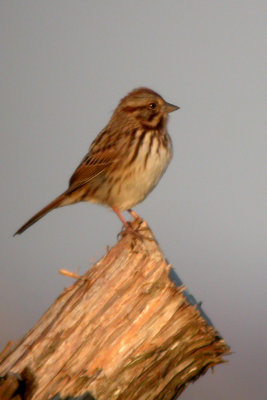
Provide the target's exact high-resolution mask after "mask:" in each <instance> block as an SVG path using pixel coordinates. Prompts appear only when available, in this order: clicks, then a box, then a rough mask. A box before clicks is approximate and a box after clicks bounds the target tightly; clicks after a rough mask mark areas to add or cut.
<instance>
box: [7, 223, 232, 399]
mask: <svg viewBox="0 0 267 400" xmlns="http://www.w3.org/2000/svg"><path fill="white" fill-rule="evenodd" d="M135 224H136V226H139V225H140V226H139V229H141V230H142V229H145V231H140V232H142V233H143V234H145V235H146V236H150V237H152V233H151V232H150V230H148V228H147V225H146V224H145V223H141V222H140V220H137V221H135ZM170 268H171V267H170V265H168V264H167V263H166V260H165V258H164V256H163V255H162V253H161V251H160V249H159V247H158V245H157V244H156V242H154V241H149V240H144V242H141V241H140V240H139V239H135V238H134V237H133V236H132V234H129V233H127V234H124V235H123V237H122V239H121V240H120V241H119V242H118V243H117V244H116V245H115V246H114V247H113V248H112V249H111V250H108V251H107V253H106V255H105V256H104V257H103V258H102V259H101V260H99V261H98V262H97V263H96V264H95V265H94V266H93V267H92V268H91V269H90V270H89V271H88V272H86V273H85V274H84V275H83V276H82V277H80V278H79V279H78V280H77V281H76V282H75V283H74V284H73V285H72V286H70V287H69V288H67V289H65V291H64V292H63V293H62V294H61V295H60V296H59V297H58V299H57V300H56V301H55V302H54V303H53V304H52V306H51V307H50V308H49V309H48V310H47V312H46V313H45V314H44V315H43V317H42V318H41V319H40V321H39V322H38V323H37V324H36V325H35V326H34V327H33V328H32V329H31V330H30V331H29V332H28V334H26V336H25V337H24V338H23V339H22V340H21V342H20V343H19V344H18V345H17V346H16V347H15V349H14V350H12V351H11V352H10V353H9V354H8V355H5V356H4V358H3V359H2V361H1V362H0V374H1V375H5V374H7V373H10V372H15V373H18V374H21V372H22V371H23V370H25V368H26V367H27V369H28V371H31V373H32V376H33V377H34V378H33V380H34V381H35V385H34V390H33V394H31V395H30V396H29V398H32V399H34V400H39V399H42V400H46V399H52V398H56V397H55V396H56V395H58V396H59V397H58V398H64V397H67V396H73V397H74V396H79V395H83V394H85V393H88V395H89V396H90V394H91V395H92V396H93V397H94V398H95V399H96V400H111V399H114V400H115V399H116V400H147V399H149V400H160V399H162V400H163V399H164V400H170V399H176V398H177V396H178V395H179V394H180V393H181V392H182V391H183V389H184V388H185V387H186V386H187V385H188V383H189V382H191V381H193V380H195V379H196V378H198V377H199V376H200V375H201V374H203V373H205V372H206V371H207V369H208V368H210V367H213V366H215V365H216V364H218V363H221V362H222V355H224V354H227V353H229V347H228V346H227V345H226V344H225V342H224V340H223V339H222V338H220V337H219V335H218V334H217V332H216V331H215V330H214V328H213V327H211V326H210V325H208V324H207V322H206V321H205V320H204V319H203V317H201V316H200V314H199V312H198V311H197V309H196V307H195V306H192V305H191V304H189V302H188V301H187V300H186V297H185V296H184V294H183V291H184V288H183V287H176V286H175V285H174V283H173V282H172V281H171V280H170V278H169V272H170Z"/></svg>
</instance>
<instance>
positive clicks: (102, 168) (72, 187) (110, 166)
mask: <svg viewBox="0 0 267 400" xmlns="http://www.w3.org/2000/svg"><path fill="white" fill-rule="evenodd" d="M178 108H179V107H177V106H174V105H172V104H169V103H167V102H165V100H163V98H162V97H161V96H160V95H159V94H157V93H156V92H154V91H153V90H151V89H147V88H138V89H135V90H133V91H132V92H130V93H129V94H128V95H127V96H126V97H124V98H123V99H122V100H121V101H120V103H119V105H118V107H117V108H116V109H115V111H114V113H113V115H112V117H111V119H110V121H109V123H108V125H107V126H106V127H105V128H104V129H103V130H102V131H101V132H100V133H99V135H98V136H97V137H96V139H95V140H94V141H93V143H92V144H91V146H90V148H89V152H88V153H87V154H86V156H85V157H84V159H83V160H82V162H81V163H80V165H79V166H78V168H77V169H76V170H75V172H74V174H73V175H72V177H71V178H70V181H69V187H68V189H67V190H66V191H65V192H64V193H62V194H61V195H60V196H59V197H57V198H56V199H55V200H54V201H52V202H51V203H50V204H48V205H47V206H46V207H44V208H43V209H42V210H41V211H39V212H38V213H37V214H35V215H34V216H33V217H32V218H31V219H30V220H29V221H28V222H26V223H25V224H24V225H23V226H22V227H21V228H20V229H19V230H18V231H17V232H16V233H15V235H16V234H20V233H22V232H24V231H25V230H26V229H27V228H29V227H30V226H31V225H32V224H34V223H35V222H37V221H38V220H39V219H40V218H42V217H43V216H44V215H45V214H47V213H48V212H49V211H51V210H53V209H55V208H58V207H62V206H65V205H69V204H73V203H77V202H80V201H89V202H92V203H98V204H103V205H106V206H109V207H110V208H112V209H113V211H114V212H115V213H116V214H117V215H118V216H119V218H120V220H121V221H122V222H123V224H124V225H125V226H126V227H127V228H129V224H128V223H127V222H126V221H125V219H124V217H123V216H122V214H121V211H124V210H128V211H131V210H130V209H131V208H132V207H133V206H135V205H136V204H138V203H140V202H141V201H143V200H144V199H145V198H146V196H147V195H148V194H149V193H150V192H151V190H152V189H153V188H154V187H155V186H156V184H157V183H158V181H159V179H160V178H161V176H162V175H163V173H164V171H165V170H166V168H167V166H168V164H169V162H170V160H171V157H172V144H171V139H170V137H169V135H168V133H167V128H166V126H167V120H168V114H169V113H170V112H172V111H175V110H177V109H178ZM132 215H135V214H132Z"/></svg>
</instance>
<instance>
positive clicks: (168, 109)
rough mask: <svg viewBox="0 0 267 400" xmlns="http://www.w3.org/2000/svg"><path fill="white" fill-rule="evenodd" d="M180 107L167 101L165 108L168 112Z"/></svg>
mask: <svg viewBox="0 0 267 400" xmlns="http://www.w3.org/2000/svg"><path fill="white" fill-rule="evenodd" d="M179 108H180V107H178V106H175V105H174V104H170V103H165V110H166V112H167V113H171V112H173V111H176V110H179Z"/></svg>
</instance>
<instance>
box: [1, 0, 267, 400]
mask: <svg viewBox="0 0 267 400" xmlns="http://www.w3.org/2000/svg"><path fill="white" fill-rule="evenodd" d="M266 15H267V3H266V1H264V0H263V1H257V0H255V1H248V0H240V1H235V0H231V1H230V0H224V1H219V0H213V1H211V0H210V1H208V0H202V1H200V0H186V1H182V0H176V1H172V0H168V1H164V0H162V1H158V0H153V1H152V0H147V1H143V0H135V1H132V2H131V1H125V0H124V1H123V0H120V1H98V2H97V1H90V0H87V1H86V0H84V1H82V0H80V1H68V0H64V1H63V0H61V1H60V0H58V1H35V0H34V1H26V0H24V1H13V0H8V1H3V0H1V2H0V44H1V49H0V50H1V52H0V54H1V61H0V63H1V65H0V69H1V70H0V79H1V96H0V97H1V98H0V101H1V105H0V114H1V115H0V124H1V143H0V144H1V147H0V148H1V158H0V162H1V229H0V235H1V236H0V238H1V241H0V243H1V280H0V295H1V301H0V314H1V332H0V341H1V343H0V345H1V347H3V346H4V345H5V344H6V343H7V341H8V340H11V339H12V340H17V339H19V338H20V337H22V335H23V334H24V333H25V332H27V330H28V329H29V328H31V327H32V325H33V324H34V323H35V322H37V320H38V319H39V318H40V316H41V315H42V314H43V312H44V311H45V310H46V309H47V307H48V306H49V305H50V304H51V303H52V302H53V301H54V300H55V298H56V297H57V296H58V295H59V294H60V292H61V291H62V290H63V288H64V287H66V286H68V285H70V284H71V283H72V280H70V279H67V278H64V277H62V276H61V275H59V274H58V269H59V268H66V269H69V270H72V271H73V270H77V269H78V271H79V273H83V272H85V271H86V270H87V269H88V268H89V267H90V265H91V264H92V262H93V261H96V260H97V259H98V258H99V257H100V256H101V255H103V254H104V253H105V250H106V245H112V244H114V243H115V241H116V235H117V233H118V232H119V231H120V229H121V223H120V221H119V219H118V218H117V217H116V216H115V214H113V213H112V212H110V211H109V210H108V209H106V208H104V207H100V206H97V205H93V204H89V203H88V204H78V205H73V206H71V207H65V208H62V209H58V210H56V211H55V212H52V213H51V214H49V215H48V216H46V217H45V218H44V219H42V220H41V221H39V222H38V223H37V224H36V225H34V226H33V227H32V228H30V229H29V230H28V231H26V232H25V233H24V234H23V235H22V236H17V237H15V238H13V237H12V234H13V233H14V232H15V231H16V230H17V229H18V228H19V226H20V225H21V224H22V223H24V222H25V221H26V219H28V218H29V217H31V216H32V215H33V214H34V213H35V212H36V211H38V210H39V209H40V208H42V207H43V206H45V205H46V204H47V203H48V202H49V201H51V200H52V199H53V198H54V197H55V196H57V195H58V194H60V193H61V192H62V191H63V190H65V188H66V187H67V182H68V179H69V177H70V175H71V174H72V172H73V170H74V169H75V168H76V166H77V165H78V163H79V162H80V160H81V158H82V157H83V156H84V155H85V153H86V152H87V149H88V147H89V145H90V143H91V141H92V140H93V139H94V138H95V136H96V135H97V133H98V132H99V131H100V130H101V129H102V128H103V127H104V126H105V124H106V123H107V122H108V119H109V118H110V116H111V114H112V111H113V110H114V108H115V107H116V105H117V103H118V101H119V99H120V98H121V97H122V96H124V95H125V94H126V93H127V92H128V91H130V90H132V89H133V88H135V87H138V86H148V87H150V88H152V89H154V90H156V91H158V92H159V93H160V94H161V95H162V96H163V97H164V98H165V99H166V100H167V101H169V102H171V103H174V104H177V105H179V106H180V107H181V109H180V110H179V111H177V112H175V113H173V114H172V115H171V118H170V123H169V133H170V135H171V137H172V140H173V145H174V158H173V160H172V163H171V165H170V166H169V168H168V170H167V172H166V174H165V175H164V177H163V179H162V180H161V181H160V183H159V185H158V186H157V188H156V189H155V190H154V191H153V192H152V193H151V195H150V196H149V197H148V198H147V199H146V200H145V201H144V202H143V203H142V204H140V205H139V206H137V207H136V211H137V212H138V213H139V214H140V215H141V216H142V217H143V218H145V219H146V220H147V221H148V223H149V224H150V227H151V228H152V229H153V231H154V233H155V235H156V237H157V239H158V240H159V243H160V245H161V247H162V249H163V251H164V252H165V255H166V256H167V257H168V260H169V261H170V262H171V263H172V264H173V266H174V268H175V270H176V271H177V273H178V275H179V276H180V278H181V279H182V280H183V282H184V283H185V285H186V286H187V287H188V288H189V290H190V292H191V293H192V294H193V295H194V296H195V297H196V299H197V300H198V301H202V302H203V308H204V310H205V312H206V313H207V314H208V316H209V317H210V318H211V320H212V321H213V323H214V325H215V326H216V328H217V329H218V330H219V332H220V333H221V335H222V336H223V337H224V338H225V340H226V341H227V343H228V344H229V345H230V346H231V348H232V350H233V354H232V355H231V356H229V357H227V359H228V360H229V362H228V363H227V364H223V365H220V366H217V367H216V368H215V370H214V373H213V374H212V373H211V372H208V373H207V374H206V375H205V376H204V377H202V378H200V379H199V380H198V381H197V382H196V383H194V384H192V385H190V386H189V387H188V388H187V390H186V391H185V392H184V394H183V395H182V396H181V398H182V399H183V400H189V399H190V400H198V399H205V400H225V399H230V400H251V399H255V400H261V399H265V398H267V387H266V340H265V335H266V295H265V293H266V252H265V244H264V219H265V216H264V196H263V193H264V190H263V188H264V164H265V154H266V151H265V150H264V133H265V131H266V122H267V118H266V103H265V104H264V100H266V19H265V17H266ZM264 36H265V37H264ZM264 95H265V97H264ZM265 222H266V219H265Z"/></svg>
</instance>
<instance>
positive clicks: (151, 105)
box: [149, 103, 157, 110]
mask: <svg viewBox="0 0 267 400" xmlns="http://www.w3.org/2000/svg"><path fill="white" fill-rule="evenodd" d="M149 108H150V109H151V110H155V109H156V108H157V104H156V103H150V104H149Z"/></svg>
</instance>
